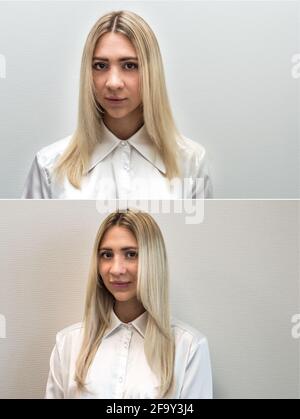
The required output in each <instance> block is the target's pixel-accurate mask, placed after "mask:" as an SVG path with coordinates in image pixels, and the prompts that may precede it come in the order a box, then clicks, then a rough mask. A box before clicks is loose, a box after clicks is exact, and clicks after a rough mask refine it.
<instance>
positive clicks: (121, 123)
mask: <svg viewBox="0 0 300 419" xmlns="http://www.w3.org/2000/svg"><path fill="white" fill-rule="evenodd" d="M103 121H104V123H105V125H106V126H107V128H108V129H109V130H110V131H111V132H112V133H113V134H114V135H115V136H116V137H118V138H119V139H120V140H128V138H130V137H132V135H133V134H135V133H136V132H137V131H138V130H139V129H140V128H141V126H142V125H143V123H144V120H143V114H142V113H141V111H140V110H139V109H135V110H134V111H133V112H131V114H129V115H127V116H126V117H124V118H119V119H116V118H112V117H111V116H109V115H108V114H107V113H106V114H105V115H104V118H103Z"/></svg>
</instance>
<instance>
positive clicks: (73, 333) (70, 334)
mask: <svg viewBox="0 0 300 419" xmlns="http://www.w3.org/2000/svg"><path fill="white" fill-rule="evenodd" d="M82 331H83V324H82V322H80V323H76V324H73V325H71V326H68V327H65V328H64V329H62V330H60V331H59V332H58V333H57V334H56V344H57V345H58V346H60V347H61V346H65V345H71V346H72V345H74V344H77V343H78V342H79V341H80V339H81V337H82Z"/></svg>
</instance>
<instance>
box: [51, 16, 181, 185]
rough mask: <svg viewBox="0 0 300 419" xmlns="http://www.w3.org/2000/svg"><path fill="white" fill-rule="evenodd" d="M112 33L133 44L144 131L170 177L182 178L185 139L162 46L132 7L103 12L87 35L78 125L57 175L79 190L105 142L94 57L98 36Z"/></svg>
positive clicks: (82, 65) (61, 160)
mask: <svg viewBox="0 0 300 419" xmlns="http://www.w3.org/2000/svg"><path fill="white" fill-rule="evenodd" d="M108 32H115V33H120V34H123V35H124V36H126V37H127V38H128V39H129V40H130V42H131V43H132V44H133V46H134V47H135V49H136V53H137V57H138V64H139V71H140V91H141V97H142V107H143V118H144V124H145V128H146V131H147V133H148V135H149V137H150V139H151V141H152V142H153V144H154V146H155V147H156V149H157V151H158V152H159V153H160V155H161V157H162V160H163V162H164V164H165V167H166V176H167V178H168V179H172V178H174V177H176V176H180V168H179V165H178V153H179V152H178V146H177V143H178V141H180V139H181V137H180V134H179V133H178V130H177V128H176V126H175V122H174V119H173V115H172V111H171V107H170V104H169V100H168V94H167V89H166V83H165V76H164V70H163V63H162V57H161V53H160V48H159V45H158V42H157V39H156V37H155V35H154V33H153V31H152V29H151V28H150V26H149V25H148V24H147V23H146V22H145V21H144V20H143V19H142V18H141V17H140V16H138V15H137V14H135V13H133V12H131V11H117V12H111V13H107V14H105V15H104V16H102V17H101V18H100V19H99V20H98V21H97V22H96V23H95V24H94V26H93V27H92V29H91V31H90V33H89V35H88V37H87V40H86V43H85V46H84V50H83V55H82V61H81V72H80V91H79V109H78V120H77V128H76V131H75V133H74V135H73V137H72V139H71V142H70V144H69V146H68V147H67V149H66V150H65V151H64V153H63V154H62V156H61V157H60V159H59V161H58V163H57V166H56V174H57V175H58V177H61V176H62V175H66V176H67V178H68V180H69V181H70V183H71V184H72V185H73V186H74V187H76V188H78V189H79V188H80V183H81V179H82V176H83V175H85V174H86V173H87V170H88V163H89V157H90V156H91V153H92V152H93V150H94V147H95V145H96V144H97V142H98V141H100V142H101V135H102V130H101V128H102V124H103V113H104V112H105V111H104V110H103V109H102V108H101V106H100V104H99V103H97V100H96V97H95V91H94V83H93V75H92V60H93V54H94V50H95V47H96V44H97V42H98V40H99V39H100V37H101V36H102V35H104V34H105V33H108Z"/></svg>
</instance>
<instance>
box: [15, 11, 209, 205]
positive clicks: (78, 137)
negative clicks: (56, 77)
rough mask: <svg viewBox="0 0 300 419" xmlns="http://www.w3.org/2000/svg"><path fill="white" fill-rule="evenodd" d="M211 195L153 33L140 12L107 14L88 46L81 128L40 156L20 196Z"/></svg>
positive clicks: (202, 152)
mask: <svg viewBox="0 0 300 419" xmlns="http://www.w3.org/2000/svg"><path fill="white" fill-rule="evenodd" d="M211 195H212V189H211V183H210V179H209V174H208V169H207V163H206V157H205V149H204V148H203V147H202V146H201V145H200V144H198V143H196V142H194V141H192V140H189V139H187V138H185V137H183V136H182V135H180V134H179V133H178V131H177V129H176V127H175V123H174V120H173V117H172V113H171V109H170V106H169V102H168V97H167V91H166V85H165V80H164V72H163V65H162V59H161V54H160V50H159V46H158V43H157V40H156V38H155V35H154V33H153V32H152V30H151V28H150V27H149V26H148V24H147V23H146V22H145V21H144V20H143V19H142V18H141V17H139V16H137V15H136V14H135V13H132V12H128V11H120V12H112V13H109V14H106V15H104V16H103V17H102V18H100V19H99V20H98V21H97V22H96V23H95V25H94V26H93V28H92V29H91V31H90V33H89V35H88V38H87V41H86V44H85V47H84V51H83V56H82V63H81V76H80V93H79V111H78V123H77V129H76V131H75V133H74V134H73V135H72V136H70V137H67V138H65V139H63V140H60V141H58V142H56V143H54V144H51V145H50V146H47V147H45V148H43V149H42V150H41V151H39V152H38V153H37V155H36V157H35V159H34V162H33V164H32V167H31V170H30V172H29V175H28V178H27V181H26V185H25V189H24V192H23V196H22V197H23V198H62V199H68V198H70V199H177V198H179V199H180V198H203V197H206V198H209V197H211Z"/></svg>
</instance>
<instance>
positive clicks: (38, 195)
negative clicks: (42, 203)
mask: <svg viewBox="0 0 300 419" xmlns="http://www.w3.org/2000/svg"><path fill="white" fill-rule="evenodd" d="M22 198H24V199H49V198H51V188H50V178H49V174H48V172H47V171H46V169H45V168H43V167H42V166H41V165H40V163H39V160H38V156H35V159H34V161H33V163H32V165H31V168H30V171H29V174H28V176H27V179H26V182H25V187H24V190H23V193H22Z"/></svg>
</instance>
